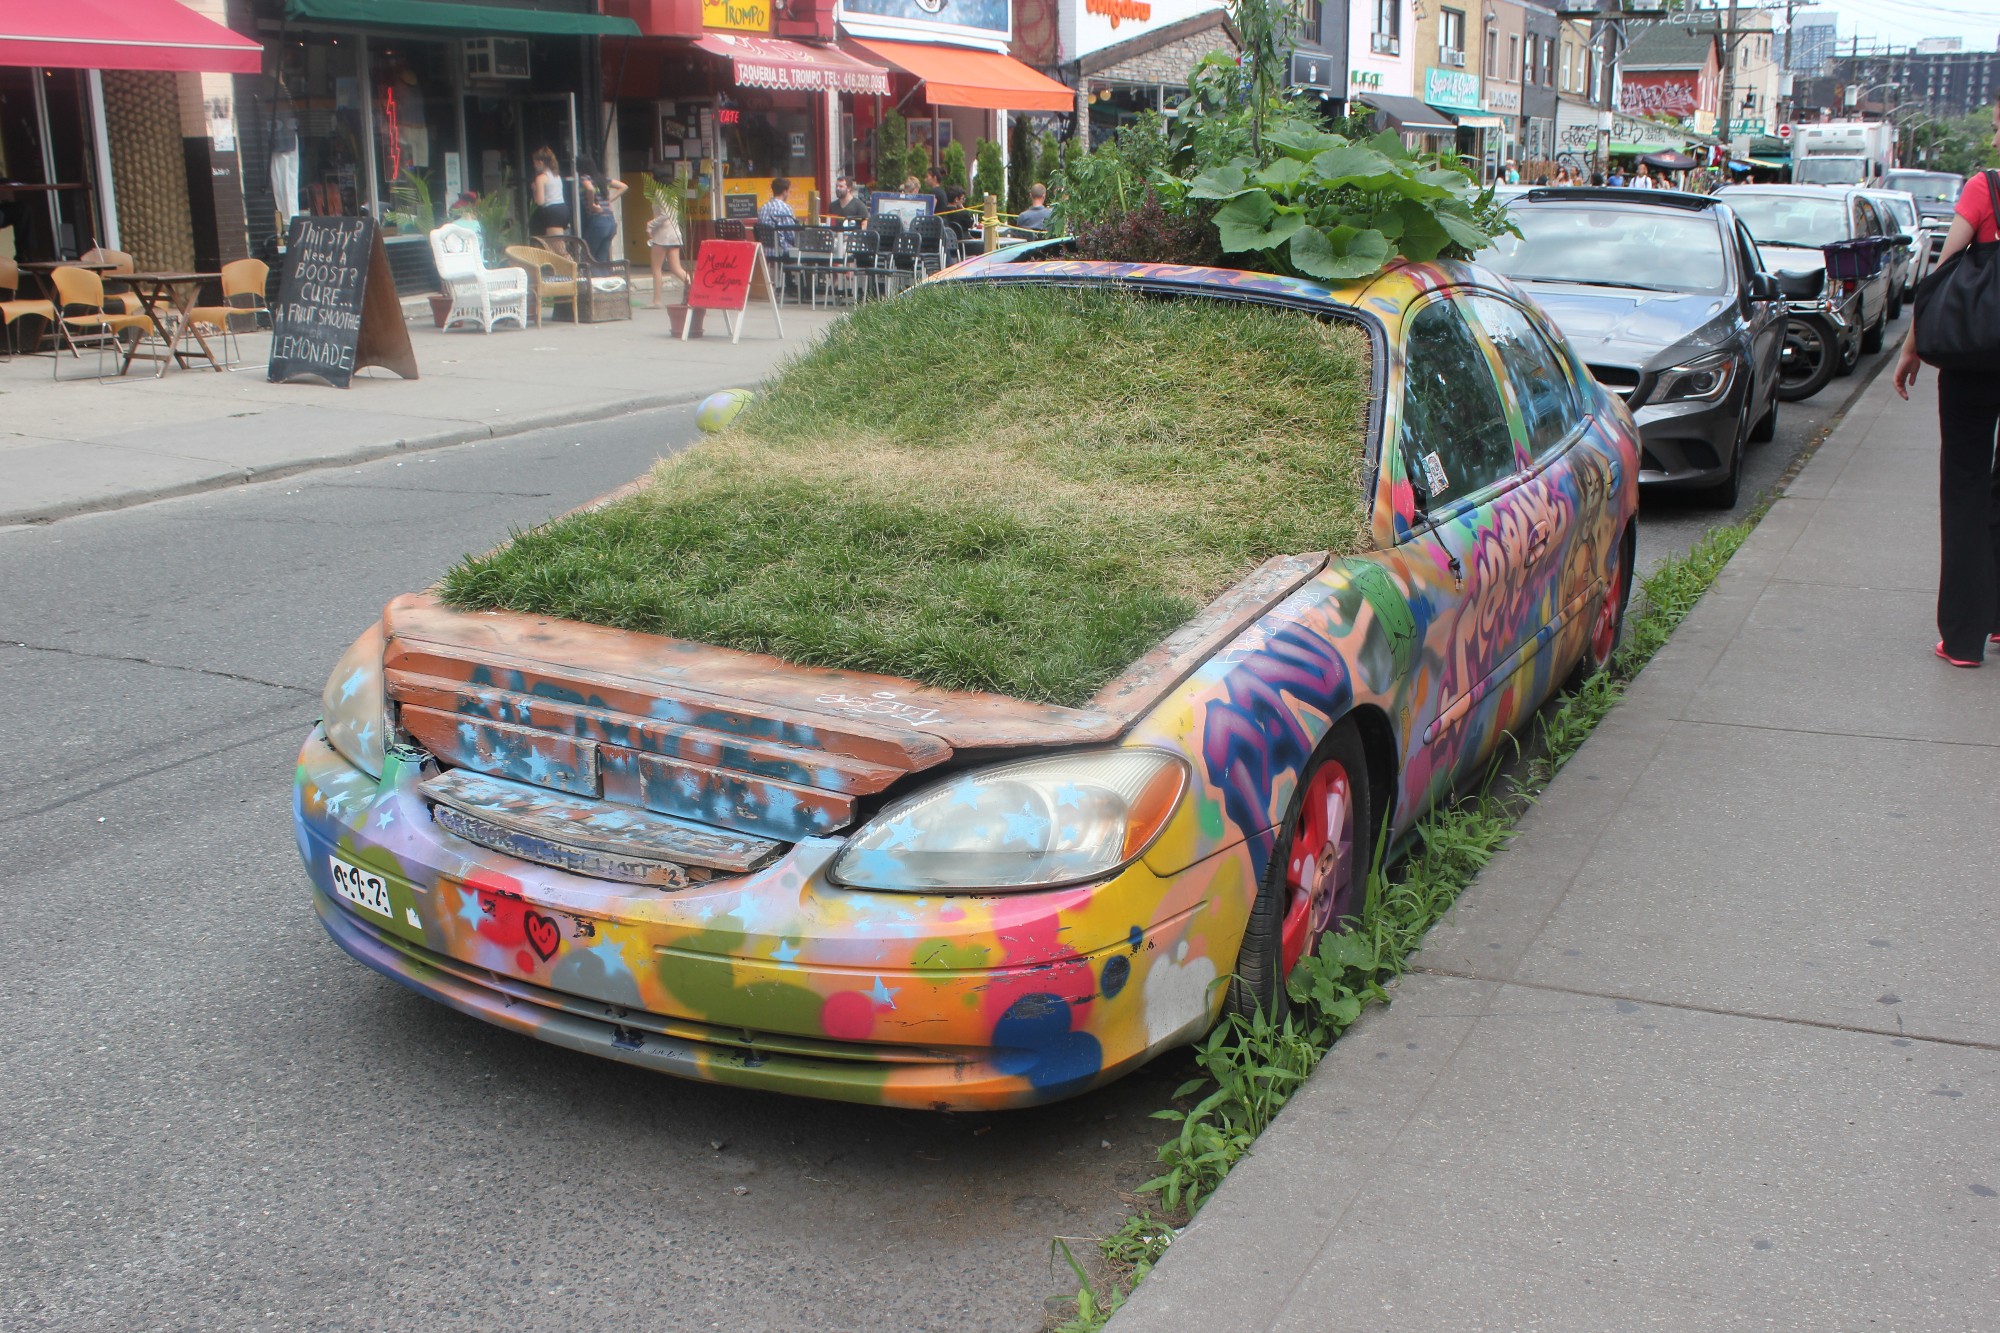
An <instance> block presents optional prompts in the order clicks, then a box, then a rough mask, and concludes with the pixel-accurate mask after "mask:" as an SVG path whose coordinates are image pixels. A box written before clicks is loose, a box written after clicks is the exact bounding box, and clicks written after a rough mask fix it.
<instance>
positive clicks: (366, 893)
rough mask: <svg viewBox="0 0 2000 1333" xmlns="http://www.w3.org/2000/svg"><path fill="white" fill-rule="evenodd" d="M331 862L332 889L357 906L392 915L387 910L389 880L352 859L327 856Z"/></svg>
mask: <svg viewBox="0 0 2000 1333" xmlns="http://www.w3.org/2000/svg"><path fill="white" fill-rule="evenodd" d="M327 859H328V860H330V861H331V862H333V891H334V892H335V893H337V894H339V895H340V896H341V897H343V898H345V899H347V901H349V902H351V903H353V904H355V905H356V906H358V907H365V908H367V909H368V910H369V911H371V912H374V913H376V914H378V915H380V916H384V917H389V919H391V920H394V919H395V918H394V916H393V915H392V914H391V913H390V911H389V881H388V880H386V879H383V878H382V877H381V876H380V875H378V874H376V873H375V872H374V871H372V870H363V869H362V868H361V867H360V866H358V865H355V864H354V863H353V862H352V861H343V860H341V859H340V858H339V857H337V856H333V857H328V858H327Z"/></svg>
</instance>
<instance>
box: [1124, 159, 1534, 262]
mask: <svg viewBox="0 0 2000 1333" xmlns="http://www.w3.org/2000/svg"><path fill="white" fill-rule="evenodd" d="M1262 148H1263V149H1264V153H1263V154H1262V155H1259V156H1239V157H1237V158H1236V159H1235V160H1233V161H1230V162H1228V163H1226V164H1223V165H1219V166H1209V167H1206V168H1205V169H1203V170H1201V171H1199V172H1198V173H1197V174H1196V175H1195V176H1194V177H1193V178H1192V179H1191V180H1186V179H1182V178H1179V177H1174V176H1169V175H1167V174H1166V173H1155V180H1156V183H1157V184H1158V186H1159V187H1160V188H1161V189H1162V191H1163V192H1167V193H1173V194H1182V195H1184V197H1185V198H1186V199H1187V200H1201V201H1209V202H1210V203H1212V204H1214V205H1216V209H1215V226H1216V231H1217V234H1218V239H1219V240H1220V242H1221V245H1222V250H1223V252H1224V253H1225V254H1230V255H1246V256H1254V257H1255V259H1256V262H1255V263H1254V264H1253V265H1247V266H1254V267H1257V268H1268V269H1271V270H1273V271H1275V272H1279V273H1289V274H1291V275H1293V276H1295V277H1304V278H1318V279H1321V280H1323V281H1328V282H1343V281H1347V280H1349V279H1353V278H1364V277H1367V276H1368V275H1369V274H1371V273H1375V272H1378V271H1380V270H1381V269H1382V267H1383V266H1384V265H1386V264H1387V263H1389V261H1390V260H1392V259H1394V258H1396V257H1398V256H1401V257H1402V258H1405V259H1412V260H1416V261H1417V262H1419V263H1425V262H1429V261H1430V260H1433V259H1439V258H1467V257H1470V256H1471V255H1472V254H1473V252H1475V251H1477V250H1480V249H1482V248H1484V247H1485V246H1486V245H1488V244H1489V243H1491V241H1492V239H1493V236H1494V234H1495V233H1496V232H1498V231H1501V230H1504V229H1505V227H1506V224H1505V221H1504V219H1503V216H1502V213H1501V210H1500V209H1499V208H1498V207H1497V206H1496V205H1495V203H1494V201H1493V195H1492V191H1491V190H1486V191H1480V190H1478V189H1477V188H1476V187H1475V186H1474V185H1473V183H1472V182H1471V181H1470V180H1469V179H1468V178H1467V177H1466V176H1464V175H1463V174H1462V173H1460V172H1457V171H1451V170H1447V169H1444V168H1442V167H1436V166H1426V165H1425V164H1424V163H1422V162H1420V161H1418V160H1416V159H1415V158H1412V157H1411V156H1410V154H1409V151H1408V150H1407V149H1405V148H1404V147H1403V144H1402V141H1401V140H1400V139H1399V138H1398V137H1397V136H1396V135H1395V134H1394V133H1393V132H1384V133H1382V134H1378V135H1376V136H1375V137H1374V138H1372V139H1368V140H1365V141H1362V142H1356V141H1354V140H1352V139H1348V138H1345V137H1343V136H1341V135H1338V134H1332V133H1329V132H1328V131H1326V130H1323V129H1319V128H1318V127H1316V126H1312V125H1308V124H1305V123H1303V122H1299V121H1295V120H1294V121H1285V122H1283V123H1280V124H1277V125H1274V126H1272V127H1270V128H1267V129H1266V130H1265V131H1264V133H1263V135H1262Z"/></svg>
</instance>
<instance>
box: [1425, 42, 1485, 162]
mask: <svg viewBox="0 0 2000 1333" xmlns="http://www.w3.org/2000/svg"><path fill="white" fill-rule="evenodd" d="M1460 55H1461V58H1462V57H1463V52H1461V53H1460ZM1479 97H1480V89H1479V75H1478V74H1477V73H1475V72H1473V71H1471V70H1466V69H1441V68H1438V67H1436V66H1432V67H1431V68H1429V69H1426V70H1425V71H1424V104H1425V105H1426V106H1428V107H1430V108H1431V109H1432V110H1434V111H1441V112H1443V113H1444V114H1445V115H1446V116H1447V117H1448V118H1449V119H1451V120H1452V121H1454V122H1456V124H1457V128H1456V129H1454V130H1452V131H1450V132H1449V133H1443V134H1439V135H1436V136H1426V138H1425V140H1424V142H1423V144H1422V145H1421V146H1422V147H1423V149H1424V150H1425V151H1426V152H1437V151H1439V150H1440V149H1444V148H1450V149H1451V150H1453V151H1454V152H1456V153H1457V154H1458V155H1459V156H1460V157H1462V158H1464V159H1466V160H1467V161H1468V162H1478V161H1480V160H1481V156H1482V148H1481V139H1482V138H1483V137H1484V135H1485V133H1486V132H1485V130H1484V129H1483V128H1480V126H1481V125H1482V124H1483V122H1484V121H1485V120H1486V119H1487V117H1486V116H1484V115H1483V114H1482V109H1481V105H1480V100H1479Z"/></svg>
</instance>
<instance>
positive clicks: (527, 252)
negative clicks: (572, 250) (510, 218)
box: [507, 245, 577, 324]
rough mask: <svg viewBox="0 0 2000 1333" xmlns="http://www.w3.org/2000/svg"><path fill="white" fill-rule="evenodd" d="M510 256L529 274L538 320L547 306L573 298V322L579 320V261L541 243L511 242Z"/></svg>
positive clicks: (530, 300) (532, 304)
mask: <svg viewBox="0 0 2000 1333" xmlns="http://www.w3.org/2000/svg"><path fill="white" fill-rule="evenodd" d="M507 258H509V259H511V260H513V261H514V263H515V264H516V265H518V266H519V267H520V268H521V269H523V270H524V271H526V273H527V275H528V308H529V309H530V310H532V311H534V313H535V323H536V324H540V323H541V322H542V319H543V316H544V313H545V312H546V309H547V307H549V306H552V305H559V304H561V303H562V302H564V301H567V302H569V318H570V322H571V323H572V324H574V323H575V322H576V285H577V276H576V273H577V264H576V261H575V260H574V259H571V258H570V257H568V256H567V255H559V254H557V253H556V252H555V251H553V250H549V249H545V248H543V247H542V246H539V245H510V246H508V247H507Z"/></svg>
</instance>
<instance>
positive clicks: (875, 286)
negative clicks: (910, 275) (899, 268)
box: [846, 228, 888, 301]
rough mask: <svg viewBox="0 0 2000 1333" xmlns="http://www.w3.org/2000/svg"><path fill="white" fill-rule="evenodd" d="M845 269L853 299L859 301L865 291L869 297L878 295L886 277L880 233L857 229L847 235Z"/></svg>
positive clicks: (883, 248) (883, 249)
mask: <svg viewBox="0 0 2000 1333" xmlns="http://www.w3.org/2000/svg"><path fill="white" fill-rule="evenodd" d="M846 235H847V268H848V272H849V273H850V274H852V281H853V283H854V299H855V300H856V301H860V300H861V299H862V293H863V292H864V291H865V292H866V293H867V294H868V295H869V296H875V295H878V294H879V293H880V292H881V290H882V286H883V284H884V283H885V282H886V281H888V275H887V273H886V272H885V271H884V269H883V260H884V258H885V257H886V256H885V253H884V252H885V247H884V246H883V244H882V237H881V233H879V232H876V231H872V230H868V229H865V228H857V229H855V230H853V231H850V232H848V233H847V234H846Z"/></svg>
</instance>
